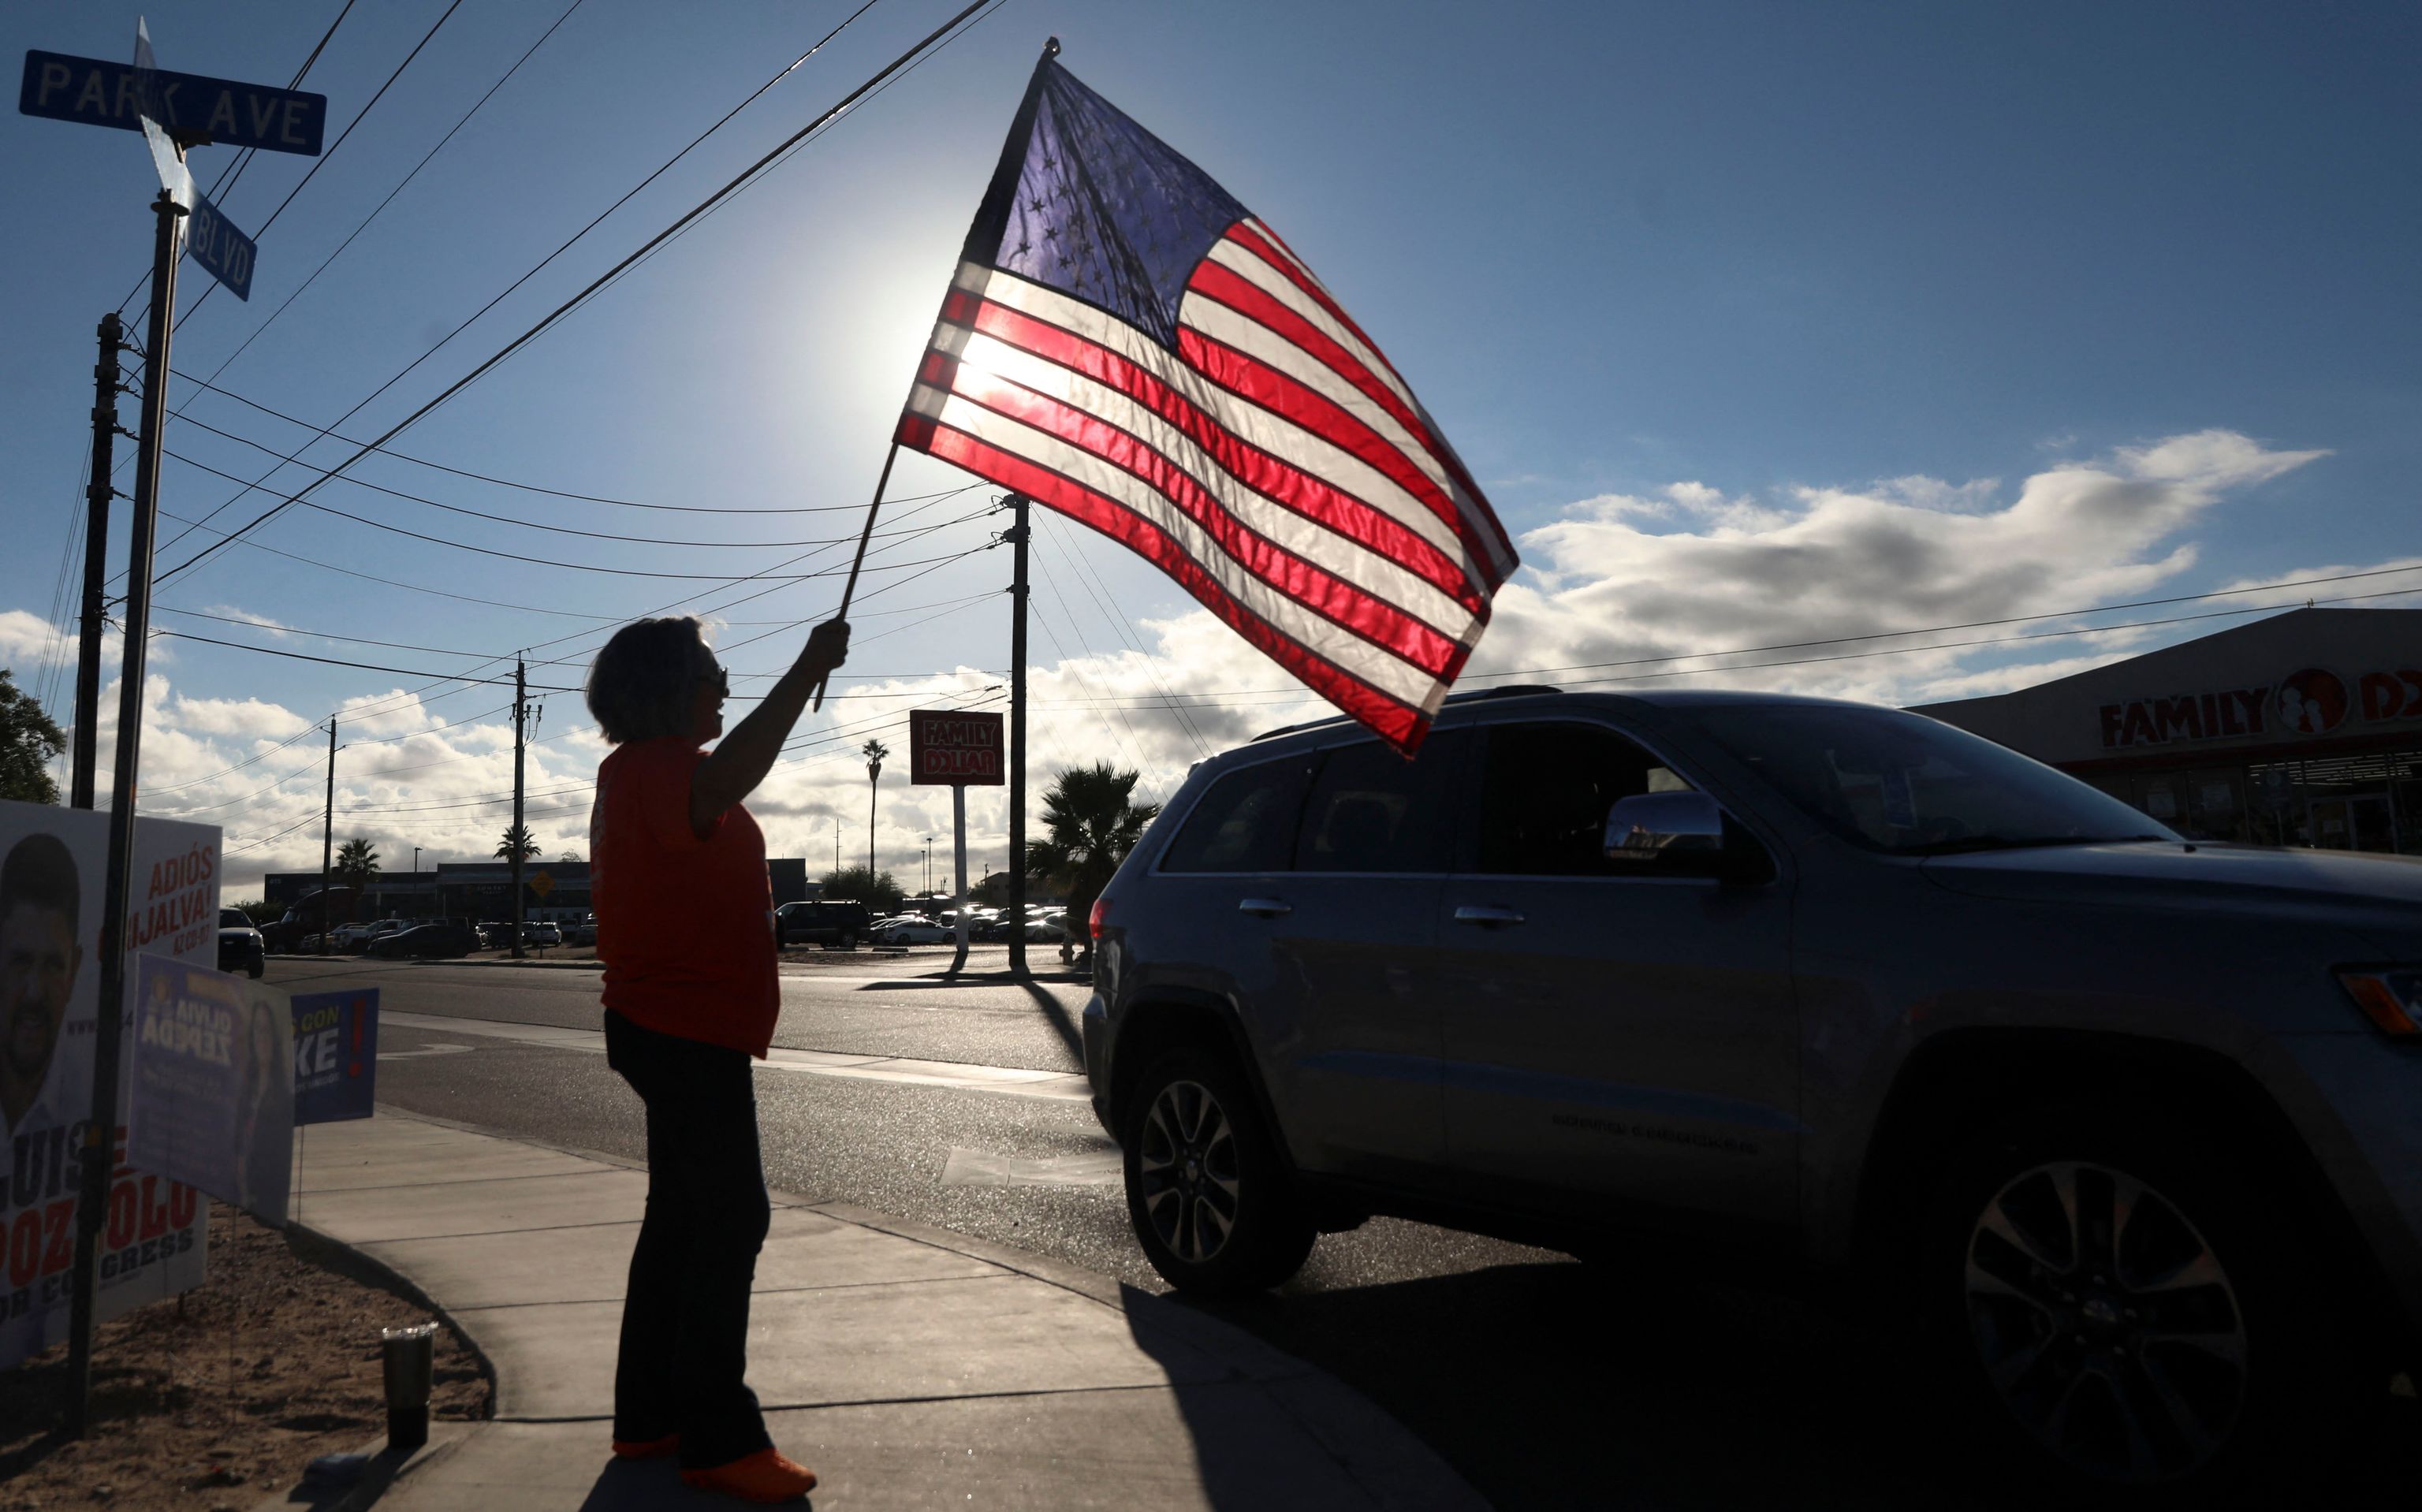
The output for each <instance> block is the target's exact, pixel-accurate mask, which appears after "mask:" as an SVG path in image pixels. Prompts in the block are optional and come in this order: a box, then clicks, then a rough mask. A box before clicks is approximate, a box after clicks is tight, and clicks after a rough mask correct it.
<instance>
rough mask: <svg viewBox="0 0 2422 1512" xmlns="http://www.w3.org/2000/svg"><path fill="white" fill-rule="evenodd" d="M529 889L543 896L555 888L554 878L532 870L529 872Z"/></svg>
mask: <svg viewBox="0 0 2422 1512" xmlns="http://www.w3.org/2000/svg"><path fill="white" fill-rule="evenodd" d="M529 890H531V891H532V892H535V893H537V894H538V895H539V896H540V897H542V898H543V897H545V896H546V895H547V894H548V893H550V892H553V891H554V890H555V878H553V877H551V876H549V875H547V874H545V873H544V872H532V873H531V874H529Z"/></svg>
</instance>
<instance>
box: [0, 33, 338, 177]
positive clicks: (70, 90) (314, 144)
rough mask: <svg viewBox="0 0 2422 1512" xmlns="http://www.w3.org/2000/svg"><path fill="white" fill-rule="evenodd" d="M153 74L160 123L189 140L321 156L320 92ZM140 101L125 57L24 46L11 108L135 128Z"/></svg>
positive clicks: (324, 120) (324, 121) (323, 117)
mask: <svg viewBox="0 0 2422 1512" xmlns="http://www.w3.org/2000/svg"><path fill="white" fill-rule="evenodd" d="M152 79H153V81H154V87H156V88H157V90H158V93H159V101H160V107H161V109H162V110H163V111H164V112H165V118H163V119H162V120H161V124H162V125H164V126H165V127H167V128H168V130H169V131H171V132H173V133H174V134H176V135H177V136H178V137H179V138H180V139H181V140H182V141H183V142H185V143H186V144H187V145H189V146H190V145H194V144H196V143H199V142H203V141H209V142H213V143H216V144H218V145H219V146H222V147H257V148H260V149H262V150H266V151H271V152H300V153H302V154H303V155H304V156H306V157H318V156H319V155H320V142H321V138H322V136H323V135H325V134H326V132H327V126H328V97H327V96H326V95H321V94H309V93H307V92H305V91H303V90H300V89H279V88H275V87H272V86H269V85H265V84H241V83H238V82H237V81H235V80H233V79H212V78H207V77H204V76H203V75H201V74H198V73H172V72H170V71H167V70H166V69H162V70H160V71H157V72H156V73H154V74H153V75H152ZM141 106H142V102H141V97H140V95H139V94H138V92H137V88H136V84H135V69H134V64H132V63H113V62H111V61H109V60H108V59H106V58H98V57H74V56H71V55H68V54H66V53H44V52H39V51H36V50H33V49H28V50H27V51H26V54H25V81H24V85H23V87H21V88H20V89H19V91H18V94H17V109H18V111H19V112H20V113H22V114H24V115H27V116H44V117H48V118H51V119H53V120H76V121H82V122H84V123H85V124H86V125H87V126H116V127H119V128H122V129H123V130H126V131H130V132H139V131H141V130H142V129H143V122H142V119H141Z"/></svg>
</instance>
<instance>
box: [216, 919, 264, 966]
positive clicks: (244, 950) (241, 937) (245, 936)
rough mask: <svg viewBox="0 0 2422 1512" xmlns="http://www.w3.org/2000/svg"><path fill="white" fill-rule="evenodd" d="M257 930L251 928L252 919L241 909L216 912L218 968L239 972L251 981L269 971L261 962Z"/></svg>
mask: <svg viewBox="0 0 2422 1512" xmlns="http://www.w3.org/2000/svg"><path fill="white" fill-rule="evenodd" d="M262 956H263V951H262V948H261V943H260V930H258V929H255V928H254V927H253V926H252V916H251V915H249V914H247V913H245V912H244V910H243V909H241V908H221V909H220V910H219V969H220V970H222V971H242V972H243V973H244V975H246V976H248V977H251V978H252V979H253V980H254V981H256V982H257V981H259V980H260V973H261V972H262V971H264V970H266V969H268V965H267V962H266V961H264V960H263V959H262Z"/></svg>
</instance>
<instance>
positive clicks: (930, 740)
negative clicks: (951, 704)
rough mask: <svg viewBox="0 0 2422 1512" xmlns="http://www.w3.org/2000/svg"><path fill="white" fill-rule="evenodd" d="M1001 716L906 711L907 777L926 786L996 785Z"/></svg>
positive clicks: (1000, 782) (1000, 781)
mask: <svg viewBox="0 0 2422 1512" xmlns="http://www.w3.org/2000/svg"><path fill="white" fill-rule="evenodd" d="M1001 750H1002V743H1001V734H1000V716H999V715H997V714H960V713H957V712H955V711H950V710H941V709H911V710H909V711H908V780H909V781H910V782H911V783H921V784H924V785H927V786H938V785H944V784H947V785H950V786H952V787H967V786H974V787H999V786H1001V785H1003V783H1004V781H1005V780H1006V779H1005V778H1004V777H1003V775H1002V769H1001Z"/></svg>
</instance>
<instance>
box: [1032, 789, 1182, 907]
mask: <svg viewBox="0 0 2422 1512" xmlns="http://www.w3.org/2000/svg"><path fill="white" fill-rule="evenodd" d="M1139 776H1140V774H1139V773H1136V772H1133V771H1125V772H1122V771H1119V770H1118V769H1116V768H1115V767H1113V766H1111V765H1110V764H1109V763H1108V762H1096V763H1094V764H1093V765H1091V766H1070V767H1066V768H1063V769H1062V771H1061V773H1060V775H1059V776H1058V777H1056V778H1054V779H1052V781H1051V786H1050V787H1049V788H1047V789H1046V790H1045V792H1044V794H1043V825H1044V828H1045V830H1046V838H1045V839H1043V840H1039V841H1029V842H1028V843H1027V846H1026V869H1027V871H1028V873H1029V874H1033V875H1038V876H1042V877H1045V878H1047V879H1049V880H1050V881H1052V882H1055V883H1057V884H1058V885H1059V886H1060V887H1062V888H1063V889H1065V890H1066V892H1067V898H1068V937H1069V938H1070V939H1071V940H1073V941H1075V942H1076V943H1077V946H1078V947H1079V948H1083V949H1088V950H1090V949H1091V948H1092V945H1091V940H1090V937H1087V936H1086V935H1085V934H1084V928H1085V921H1086V918H1087V917H1088V916H1089V915H1090V914H1092V912H1093V900H1094V899H1095V898H1098V897H1100V896H1101V895H1102V890H1103V889H1104V888H1106V887H1108V886H1109V884H1110V876H1111V874H1113V873H1115V872H1116V871H1118V869H1119V863H1120V862H1121V861H1124V860H1125V859H1126V858H1127V852H1129V851H1131V850H1133V849H1135V844H1136V842H1137V841H1139V840H1141V839H1142V838H1143V831H1144V827H1145V826H1146V825H1149V824H1151V823H1152V820H1153V816H1154V815H1155V814H1156V813H1158V812H1160V805H1159V804H1157V803H1133V802H1130V801H1128V800H1129V799H1130V798H1131V797H1133V796H1134V794H1135V785H1136V781H1137V780H1138V778H1139Z"/></svg>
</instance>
